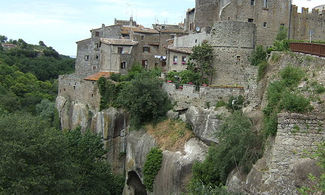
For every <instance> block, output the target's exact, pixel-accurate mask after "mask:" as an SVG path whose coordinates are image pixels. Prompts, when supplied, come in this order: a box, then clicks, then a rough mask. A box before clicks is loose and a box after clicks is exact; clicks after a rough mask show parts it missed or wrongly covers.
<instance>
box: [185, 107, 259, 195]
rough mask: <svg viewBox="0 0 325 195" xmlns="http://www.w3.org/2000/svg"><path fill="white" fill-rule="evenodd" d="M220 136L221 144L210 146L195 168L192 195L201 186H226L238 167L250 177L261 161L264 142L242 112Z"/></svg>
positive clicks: (228, 119) (223, 128)
mask: <svg viewBox="0 0 325 195" xmlns="http://www.w3.org/2000/svg"><path fill="white" fill-rule="evenodd" d="M217 136H218V139H219V144H218V145H215V146H211V147H210V148H209V152H208V155H207V157H206V159H205V160H204V161H203V162H202V163H200V162H197V163H195V164H194V166H193V178H192V181H191V184H190V191H191V192H193V193H195V192H198V191H201V188H202V185H203V186H206V187H208V188H210V189H215V188H218V186H220V185H224V184H225V182H226V179H227V176H228V174H229V173H230V172H231V171H232V170H233V169H234V168H236V167H237V168H238V169H239V170H241V171H243V172H245V173H247V172H248V171H249V170H250V169H251V166H252V164H253V163H254V162H255V161H256V160H257V159H258V158H259V157H260V154H261V151H260V148H261V142H260V140H261V139H259V137H258V136H257V135H256V134H255V133H254V132H253V131H252V123H251V121H250V120H249V119H248V118H247V117H246V116H244V115H243V113H241V112H240V111H235V112H234V113H233V114H232V115H231V116H230V117H228V118H227V119H226V120H225V122H224V124H223V125H222V127H221V128H220V133H218V134H217ZM195 194H196V193H195Z"/></svg>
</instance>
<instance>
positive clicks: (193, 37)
mask: <svg viewBox="0 0 325 195" xmlns="http://www.w3.org/2000/svg"><path fill="white" fill-rule="evenodd" d="M209 38H210V35H209V34H207V33H206V32H202V33H195V34H189V35H185V36H181V37H175V39H174V47H194V46H196V45H199V44H201V43H202V42H203V41H204V40H208V39H209Z"/></svg>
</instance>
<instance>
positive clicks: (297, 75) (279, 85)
mask: <svg viewBox="0 0 325 195" xmlns="http://www.w3.org/2000/svg"><path fill="white" fill-rule="evenodd" d="M304 76H305V74H304V72H303V71H302V70H301V69H300V68H296V67H292V66H287V67H286V68H284V69H283V70H282V71H281V72H280V77H281V79H280V80H279V81H275V82H273V83H270V85H269V87H268V89H267V100H268V104H267V106H266V108H265V109H264V115H265V117H264V133H265V135H266V136H269V135H275V134H276V132H277V125H278V121H277V114H278V113H279V112H280V111H281V110H286V111H289V112H298V113H303V112H308V111H310V110H311V109H312V107H311V105H310V102H309V100H308V99H306V98H305V97H303V96H301V95H299V94H297V92H295V88H296V87H297V86H298V84H299V82H300V81H301V80H302V78H303V77H304Z"/></svg>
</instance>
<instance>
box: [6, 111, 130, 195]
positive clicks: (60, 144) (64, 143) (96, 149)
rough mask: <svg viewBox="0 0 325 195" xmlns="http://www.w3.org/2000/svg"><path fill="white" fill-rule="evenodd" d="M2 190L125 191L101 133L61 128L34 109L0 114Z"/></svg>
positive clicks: (53, 191)
mask: <svg viewBox="0 0 325 195" xmlns="http://www.w3.org/2000/svg"><path fill="white" fill-rule="evenodd" d="M0 147H1V150H0V193H1V194H103V195H104V194H113V195H115V194H116V195H117V194H121V193H122V189H123V185H124V179H123V177H121V176H117V175H114V174H112V172H111V169H110V166H109V164H108V162H107V161H105V160H104V158H103V156H104V154H106V152H107V151H106V150H104V149H103V143H102V141H101V138H100V137H98V136H97V135H95V134H94V133H91V132H89V131H88V132H86V133H85V134H82V133H81V132H80V129H77V130H72V131H68V132H62V131H60V130H56V129H53V128H50V125H49V123H48V122H47V121H44V120H42V118H40V117H33V116H31V115H29V114H9V115H3V116H0Z"/></svg>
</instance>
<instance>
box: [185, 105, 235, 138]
mask: <svg viewBox="0 0 325 195" xmlns="http://www.w3.org/2000/svg"><path fill="white" fill-rule="evenodd" d="M229 114H230V113H229V112H228V111H227V109H225V108H224V109H222V108H219V110H217V111H216V110H214V108H212V109H203V108H201V107H194V106H191V107H189V109H188V110H187V112H186V114H185V116H186V122H187V123H189V124H190V125H191V126H192V129H193V132H194V134H195V135H196V136H197V137H198V138H200V139H201V140H202V141H204V142H206V143H212V142H214V143H218V139H217V138H216V133H217V131H218V129H219V128H220V125H221V124H222V118H223V117H226V116H228V115H229Z"/></svg>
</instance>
